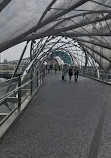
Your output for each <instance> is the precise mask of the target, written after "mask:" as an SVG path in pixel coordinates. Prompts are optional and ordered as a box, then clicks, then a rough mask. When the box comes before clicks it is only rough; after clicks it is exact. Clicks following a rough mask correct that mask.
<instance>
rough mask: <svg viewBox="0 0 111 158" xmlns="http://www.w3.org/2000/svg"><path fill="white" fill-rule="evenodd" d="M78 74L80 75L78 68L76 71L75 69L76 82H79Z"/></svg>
mask: <svg viewBox="0 0 111 158" xmlns="http://www.w3.org/2000/svg"><path fill="white" fill-rule="evenodd" d="M78 74H79V69H78V67H75V69H74V75H75V81H77V80H78Z"/></svg>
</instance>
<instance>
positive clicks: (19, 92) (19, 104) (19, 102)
mask: <svg viewBox="0 0 111 158" xmlns="http://www.w3.org/2000/svg"><path fill="white" fill-rule="evenodd" d="M20 86H21V77H20V76H19V77H18V87H20ZM20 106H21V88H19V89H18V107H20Z"/></svg>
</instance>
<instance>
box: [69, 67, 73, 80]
mask: <svg viewBox="0 0 111 158" xmlns="http://www.w3.org/2000/svg"><path fill="white" fill-rule="evenodd" d="M72 75H73V67H72V66H70V67H69V81H70V82H71V80H72Z"/></svg>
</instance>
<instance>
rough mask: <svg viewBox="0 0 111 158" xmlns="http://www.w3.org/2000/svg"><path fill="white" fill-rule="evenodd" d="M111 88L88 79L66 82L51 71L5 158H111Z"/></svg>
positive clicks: (1, 151)
mask: <svg viewBox="0 0 111 158" xmlns="http://www.w3.org/2000/svg"><path fill="white" fill-rule="evenodd" d="M110 88H111V87H110V86H108V85H106V84H103V83H100V82H98V81H94V80H91V79H87V78H84V77H79V81H78V82H77V83H75V82H74V81H73V82H72V83H70V82H69V81H66V82H65V81H62V80H61V75H60V73H59V72H58V73H57V74H54V73H53V72H51V73H50V74H49V75H47V76H46V78H45V81H44V83H43V85H42V87H41V89H40V90H39V92H38V94H37V96H35V97H34V99H33V100H32V101H31V103H30V105H29V107H28V108H27V110H26V111H25V113H24V114H23V115H22V117H21V118H20V119H19V121H18V122H17V123H16V125H15V126H14V127H13V128H12V129H11V131H10V132H9V133H8V136H7V137H6V139H5V140H4V141H3V142H2V144H1V145H0V158H96V157H98V158H106V157H109V156H111V140H110V139H111V121H110V120H111V105H110V104H109V102H110ZM103 123H104V124H103ZM97 155H98V156H97Z"/></svg>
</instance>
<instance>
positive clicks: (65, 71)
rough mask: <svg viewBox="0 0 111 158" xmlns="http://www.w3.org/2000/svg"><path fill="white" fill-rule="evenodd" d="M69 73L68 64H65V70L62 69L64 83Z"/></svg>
mask: <svg viewBox="0 0 111 158" xmlns="http://www.w3.org/2000/svg"><path fill="white" fill-rule="evenodd" d="M67 73H68V68H67V64H64V65H63V69H62V79H63V80H64V81H66V75H67Z"/></svg>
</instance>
